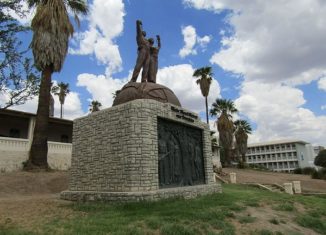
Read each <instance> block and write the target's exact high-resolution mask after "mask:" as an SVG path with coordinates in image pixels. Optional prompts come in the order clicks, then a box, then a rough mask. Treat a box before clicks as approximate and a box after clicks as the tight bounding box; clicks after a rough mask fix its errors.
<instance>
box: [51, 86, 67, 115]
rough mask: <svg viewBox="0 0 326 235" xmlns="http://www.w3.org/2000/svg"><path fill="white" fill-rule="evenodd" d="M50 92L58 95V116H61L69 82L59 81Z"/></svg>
mask: <svg viewBox="0 0 326 235" xmlns="http://www.w3.org/2000/svg"><path fill="white" fill-rule="evenodd" d="M52 92H53V93H54V94H55V95H57V96H59V102H60V118H62V117H63V105H64V104H65V100H66V96H67V94H69V92H70V90H69V83H63V82H60V83H59V84H58V85H57V86H54V87H53V88H52Z"/></svg>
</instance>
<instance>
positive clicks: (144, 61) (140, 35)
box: [131, 20, 150, 82]
mask: <svg viewBox="0 0 326 235" xmlns="http://www.w3.org/2000/svg"><path fill="white" fill-rule="evenodd" d="M136 28H137V37H136V40H137V45H138V57H137V61H136V65H135V68H134V72H133V74H132V77H131V82H136V81H137V78H138V75H139V72H140V70H141V69H143V71H142V78H141V82H146V81H147V78H148V69H149V62H150V43H149V41H148V40H147V39H146V38H145V37H146V32H145V31H143V29H142V22H141V21H140V20H137V21H136Z"/></svg>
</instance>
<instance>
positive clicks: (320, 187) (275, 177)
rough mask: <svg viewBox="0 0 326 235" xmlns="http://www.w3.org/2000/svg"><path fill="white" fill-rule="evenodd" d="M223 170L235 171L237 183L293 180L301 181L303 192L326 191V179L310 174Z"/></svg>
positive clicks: (281, 183) (227, 169)
mask: <svg viewBox="0 0 326 235" xmlns="http://www.w3.org/2000/svg"><path fill="white" fill-rule="evenodd" d="M223 172H225V173H227V174H228V173H230V172H235V173H236V176H237V183H261V184H273V183H277V184H280V185H283V183H287V182H292V181H296V180H298V181H301V188H302V191H303V192H322V193H326V180H317V179H311V177H310V175H297V174H287V173H277V172H265V171H257V170H248V169H245V170H243V169H236V168H224V169H223ZM223 178H224V179H227V180H228V179H229V176H228V175H226V176H223Z"/></svg>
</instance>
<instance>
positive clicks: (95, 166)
mask: <svg viewBox="0 0 326 235" xmlns="http://www.w3.org/2000/svg"><path fill="white" fill-rule="evenodd" d="M196 117H197V115H196V114H194V113H192V112H189V111H187V110H185V109H183V108H180V107H176V106H173V105H171V104H169V103H161V102H158V101H155V100H149V99H139V100H134V101H131V102H128V103H125V104H121V105H118V106H114V107H112V108H108V109H105V110H102V111H99V112H95V113H93V114H90V115H88V116H86V117H82V118H78V119H76V120H75V121H74V128H73V147H72V162H71V171H70V172H71V173H70V174H71V176H70V183H69V190H68V191H64V192H62V193H61V198H62V199H66V200H86V201H91V200H103V201H139V200H158V199H162V198H169V197H185V198H190V197H195V196H197V195H202V194H207V193H213V192H221V186H220V185H219V184H217V183H215V182H214V178H213V164H212V153H211V140H210V131H209V127H208V125H207V124H206V123H203V122H201V120H200V119H199V118H196ZM158 118H161V119H166V120H169V121H175V122H178V123H180V124H183V125H188V126H190V127H195V128H199V129H201V130H202V133H203V134H202V136H203V137H202V138H203V157H204V171H205V184H203V185H197V186H187V187H177V188H168V189H159V176H158V134H157V125H158Z"/></svg>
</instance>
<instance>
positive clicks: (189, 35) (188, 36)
mask: <svg viewBox="0 0 326 235" xmlns="http://www.w3.org/2000/svg"><path fill="white" fill-rule="evenodd" d="M181 32H182V35H183V40H184V43H185V45H184V46H183V48H181V49H180V51H179V56H180V57H181V58H185V57H186V56H188V55H196V54H197V50H196V48H195V46H196V44H197V43H198V44H199V46H200V47H201V48H202V49H205V48H206V45H207V44H208V43H209V42H210V41H211V37H210V36H207V35H206V36H204V37H199V36H198V35H197V33H196V29H195V28H194V27H193V26H192V25H188V26H186V27H182V30H181Z"/></svg>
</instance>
